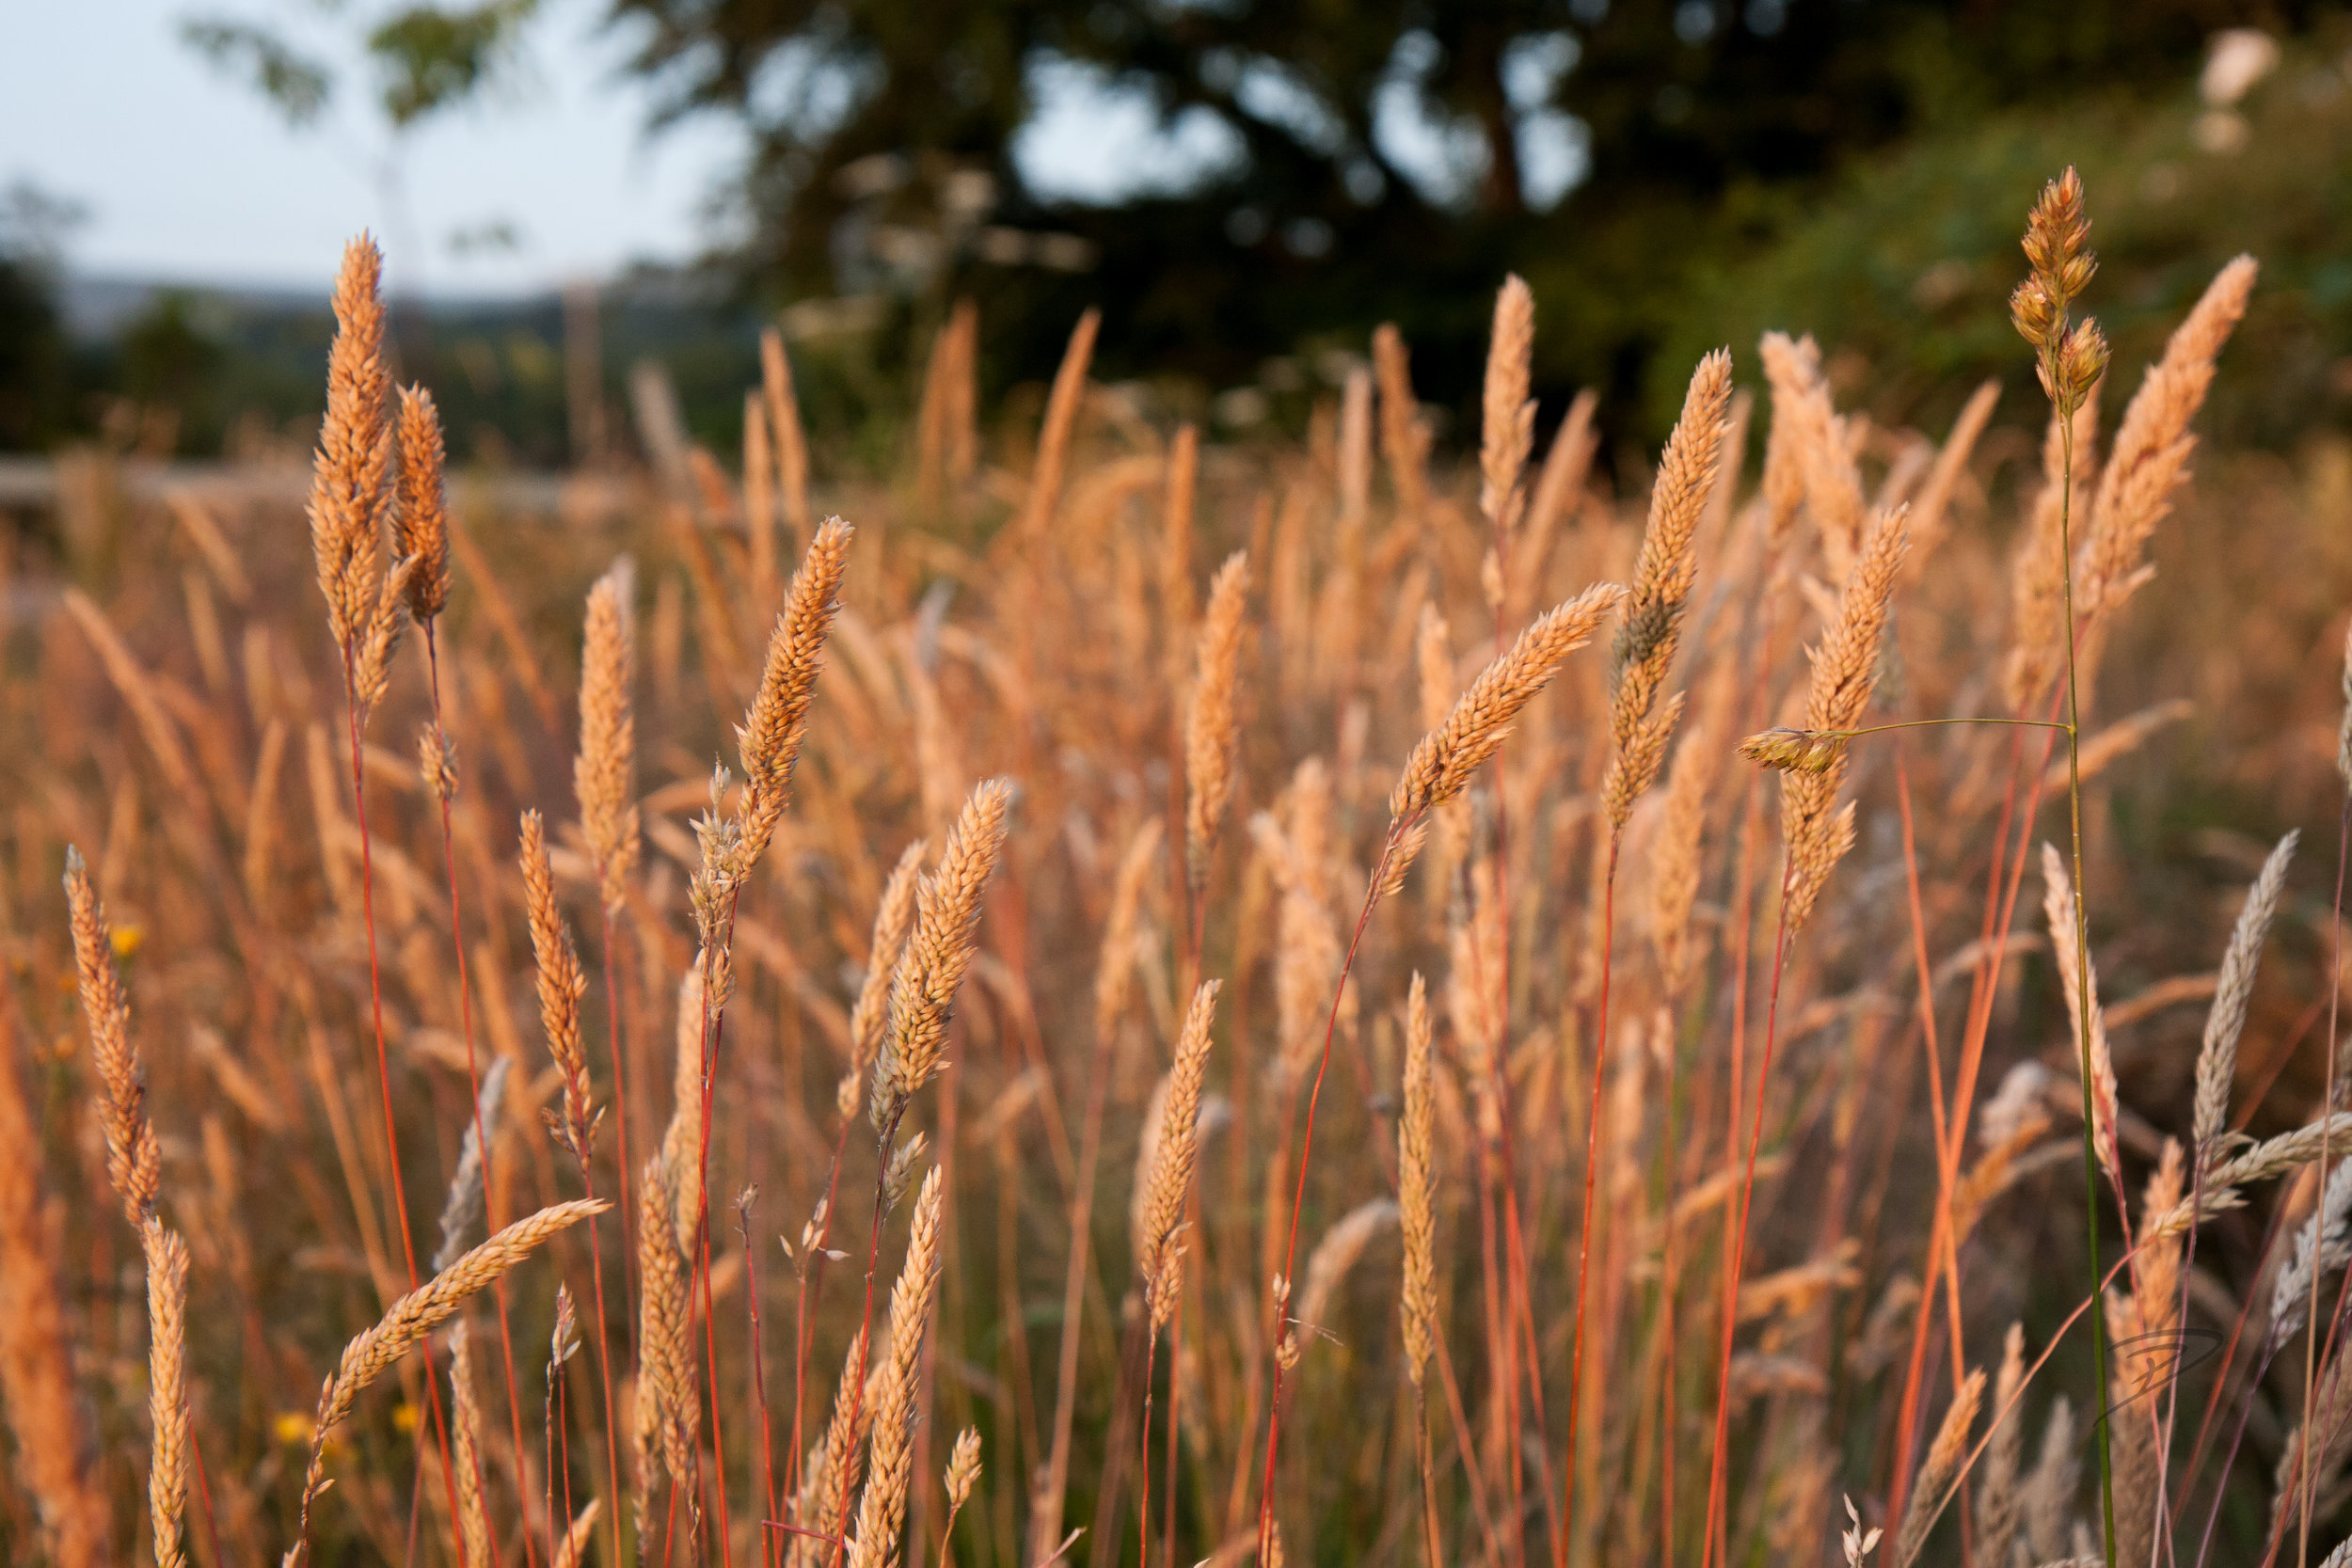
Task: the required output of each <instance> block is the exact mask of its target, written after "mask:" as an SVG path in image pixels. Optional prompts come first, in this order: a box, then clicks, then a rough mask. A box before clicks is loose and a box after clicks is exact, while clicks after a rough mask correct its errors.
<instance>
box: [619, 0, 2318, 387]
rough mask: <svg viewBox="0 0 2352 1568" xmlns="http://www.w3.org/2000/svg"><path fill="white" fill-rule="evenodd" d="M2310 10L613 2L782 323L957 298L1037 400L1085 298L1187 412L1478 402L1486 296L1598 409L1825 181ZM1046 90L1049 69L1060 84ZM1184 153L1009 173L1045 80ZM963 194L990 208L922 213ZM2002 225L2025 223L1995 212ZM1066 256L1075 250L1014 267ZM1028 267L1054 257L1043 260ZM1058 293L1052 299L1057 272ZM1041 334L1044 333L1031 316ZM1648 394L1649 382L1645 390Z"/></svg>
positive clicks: (2166, 68) (2218, 0) (2184, 58)
mask: <svg viewBox="0 0 2352 1568" xmlns="http://www.w3.org/2000/svg"><path fill="white" fill-rule="evenodd" d="M2314 5H2315V0H2073V3H2071V4H2068V5H2063V6H2052V5H2049V4H2047V3H2046V0H1867V3H1865V0H1680V3H1673V0H1619V3H1618V4H1615V5H1612V4H1610V3H1609V0H1474V3H1470V0H1456V3H1442V0H1195V3H1182V0H613V15H614V17H615V19H616V20H621V21H626V22H629V23H633V24H638V25H641V26H642V27H643V29H644V37H643V41H642V43H641V46H640V47H639V49H638V51H637V54H636V55H635V58H634V66H635V69H636V70H638V71H641V72H643V73H644V74H645V75H647V76H648V77H650V78H652V79H653V80H654V81H656V82H657V84H659V85H660V86H662V87H665V88H666V90H667V91H668V93H669V95H670V96H669V99H668V103H667V108H666V111H665V112H666V114H667V115H670V116H682V115H687V114H691V113H696V112H718V113H722V114H725V115H729V116H733V117H736V118H739V119H742V120H743V121H744V122H745V124H746V126H747V128H748V129H749V130H750V132H751V134H752V137H753V146H754V149H755V150H754V156H753V160H752V164H751V166H750V169H749V172H748V177H747V179H746V181H745V183H744V186H743V189H742V191H741V193H740V205H741V208H742V213H741V216H742V217H743V219H744V220H745V231H746V232H747V233H748V235H749V236H750V237H749V239H748V241H747V242H746V243H745V245H743V247H742V249H741V251H740V253H739V257H738V260H739V262H740V263H741V264H742V265H743V267H744V269H745V271H746V274H747V276H749V277H754V278H755V279H756V280H758V281H759V282H760V283H761V284H762V285H763V286H764V287H766V288H767V289H769V290H771V291H772V292H775V293H809V292H834V291H839V290H859V291H866V290H871V289H873V288H875V287H877V286H880V285H885V284H887V285H895V286H897V287H898V288H899V289H900V290H901V291H902V292H913V291H920V290H927V289H928V290H933V291H936V290H938V289H940V288H943V287H945V286H946V284H944V283H943V282H942V279H943V277H945V278H951V279H952V282H953V286H955V287H958V288H963V289H970V290H973V291H975V292H977V293H981V294H982V296H983V300H984V306H985V307H987V308H988V309H990V311H991V314H992V316H993V320H994V322H995V325H996V327H997V329H998V331H999V333H1000V334H1009V346H1010V347H1012V348H1013V349H1014V357H1015V358H1016V359H1017V360H1021V361H1024V363H1023V366H1022V368H1023V369H1025V370H1030V371H1033V370H1034V369H1035V368H1036V367H1037V366H1038V365H1039V364H1041V362H1043V360H1044V358H1045V356H1047V355H1049V354H1050V352H1051V348H1050V343H1051V341H1052V340H1053V339H1055V338H1056V337H1057V335H1058V332H1059V331H1060V330H1061V329H1063V328H1065V327H1066V325H1067V322H1068V321H1069V320H1070V319H1071V318H1072V317H1073V316H1074V315H1075V313H1076V311H1077V309H1078V307H1079V305H1080V304H1081V303H1082V302H1087V301H1089V300H1091V301H1092V302H1095V303H1101V304H1103V305H1104V306H1105V307H1106V309H1108V310H1109V311H1110V312H1111V317H1110V321H1111V328H1112V330H1111V331H1110V332H1109V333H1107V334H1106V337H1105V341H1104V359H1105V363H1106V365H1107V366H1109V367H1111V368H1113V369H1116V368H1118V367H1120V366H1121V365H1122V364H1125V365H1148V366H1152V367H1155V368H1156V367H1165V366H1169V365H1174V366H1176V367H1179V368H1182V369H1185V370H1189V371H1192V372H1196V373H1198V374H1200V375H1201V376H1202V377H1204V378H1206V379H1208V380H1210V381H1212V382H1213V383H1214V382H1218V381H1227V382H1230V381H1231V380H1232V379H1235V378H1238V377H1241V376H1244V375H1247V374H1248V373H1249V372H1250V371H1251V369H1252V367H1254V365H1255V364H1256V363H1257V362H1258V360H1259V359H1260V358H1261V357H1262V356H1264V355H1266V354H1269V353H1276V352H1281V351H1284V350H1288V349H1290V348H1293V347H1294V346H1296V345H1298V344H1300V343H1302V342H1305V343H1312V342H1314V341H1317V340H1318V339H1321V338H1330V339H1333V340H1335V341H1336V340H1339V339H1344V340H1345V341H1350V342H1354V341H1359V339H1360V334H1361V332H1362V331H1363V330H1364V328H1365V327H1366V326H1368V325H1370V324H1371V323H1372V322H1374V321H1376V320H1379V319H1383V318H1388V319H1395V320H1398V321H1400V322H1401V323H1402V324H1403V325H1405V326H1406V330H1407V332H1408V335H1410V336H1412V337H1413V338H1414V339H1415V340H1416V345H1417V350H1418V351H1419V355H1420V357H1419V358H1417V369H1421V370H1423V371H1424V372H1426V373H1427V374H1428V376H1429V378H1430V379H1431V380H1432V381H1433V384H1434V385H1436V386H1438V388H1441V389H1444V390H1451V391H1460V390H1462V389H1464V388H1467V387H1468V386H1469V385H1470V382H1471V380H1472V378H1473V376H1474V366H1475V360H1476V356H1477V352H1478V340H1479V336H1480V331H1481V326H1482V324H1483V318H1484V313H1485V310H1484V307H1485V296H1486V294H1487V293H1488V292H1489V291H1490V290H1491V288H1492V286H1493V283H1494V281H1495V279H1496V278H1497V277H1499V276H1500V274H1501V273H1502V271H1504V270H1505V269H1507V268H1518V269H1519V270H1522V271H1524V272H1526V273H1527V274H1528V275H1529V276H1530V277H1531V278H1532V279H1533V280H1534V281H1535V282H1536V284H1537V287H1538V291H1539V293H1540V294H1541V295H1543V296H1545V302H1546V305H1547V332H1546V337H1545V339H1544V352H1545V353H1546V355H1547V356H1548V358H1547V361H1546V362H1545V363H1543V364H1542V365H1541V366H1540V367H1539V368H1540V369H1541V370H1542V371H1543V372H1545V374H1546V377H1547V379H1548V380H1549V381H1550V382H1551V383H1552V384H1553V385H1554V386H1555V387H1558V386H1560V385H1563V384H1565V383H1566V382H1568V381H1583V382H1587V383H1597V384H1599V385H1601V386H1603V387H1604V388H1606V389H1608V390H1610V391H1612V392H1613V393H1616V394H1620V401H1621V402H1623V403H1625V404H1628V405H1629V404H1630V401H1631V397H1630V395H1631V394H1633V393H1635V392H1637V391H1638V389H1639V384H1640V382H1641V379H1642V376H1643V373H1644V370H1645V361H1646V357H1647V355H1648V353H1649V351H1650V347H1651V345H1652V344H1654V343H1655V342H1656V341H1658V340H1659V339H1660V337H1661V335H1662V332H1663V329H1664V327H1665V325H1667V324H1668V323H1670V322H1671V320H1672V312H1673V309H1674V302H1675V297H1676V294H1677V292H1678V290H1679V289H1680V287H1681V285H1682V282H1683V280H1684V278H1685V277H1686V276H1687V273H1688V269H1689V268H1690V266H1691V265H1692V263H1693V261H1695V260H1697V259H1698V258H1699V257H1701V256H1707V257H1708V258H1709V259H1711V260H1714V261H1721V260H1722V259H1723V257H1724V256H1725V255H1726V254H1734V253H1738V252H1739V251H1740V250H1742V249H1743V248H1746V247H1751V246H1754V245H1756V244H1758V243H1760V242H1761V241H1763V240H1764V239H1765V238H1766V237H1767V236H1769V234H1770V233H1771V232H1772V230H1773V228H1774V227H1775V226H1776V225H1777V224H1779V223H1780V222H1782V221H1784V220H1785V219H1786V218H1787V217H1788V215H1789V214H1792V213H1795V212H1798V211H1800V210H1801V207H1802V203H1803V200H1804V197H1805V195H1806V194H1807V193H1808V192H1809V191H1812V190H1816V189H1818V188H1819V186H1820V182H1821V181H1822V180H1823V179H1824V177H1825V176H1827V175H1829V174H1830V173H1832V172H1833V171H1834V170H1836V168H1837V167H1838V166H1840V165H1841V164H1843V163H1844V162H1846V161H1848V160H1850V159H1851V157H1853V156H1854V155H1856V154H1859V153H1864V152H1867V151H1868V150H1873V149H1876V148H1879V147H1883V146H1885V145H1886V144H1888V143H1890V142H1891V141H1893V140H1895V139H1897V138H1899V137H1902V136H1905V135H1911V134H1914V133H1915V132H1917V131H1919V130H1921V129H1923V128H1925V127H1928V126H1931V125H1935V124H1943V123H1949V122H1951V121H1952V120H1953V119H1959V118H1964V117H1968V116H1971V115H1975V114H1979V113H1982V112H1985V111H1986V110H1988V109H1992V108H1995V107H1999V106H2003V105H2012V104H2018V103H2036V102H2049V101H2057V100H2061V99H2074V98H2079V97H2081V96H2083V95H2086V94H2091V93H2097V92H2105V91H2108V90H2112V89H2117V88H2129V87H2132V86H2133V85H2135V84H2146V83H2150V82H2162V83H2165V84H2167V85H2169V84H2172V83H2177V82H2179V81H2181V80H2183V79H2184V78H2185V73H2186V71H2187V69H2188V68H2189V66H2190V65H2191V64H2192V63H2193V62H2194V60H2195V58H2196V57H2197V55H2198V53H2199V51H2200V50H2201V49H2202V47H2203V46H2204V41H2205V40H2206V38H2207V37H2208V36H2209V35H2210V34H2211V33H2212V32H2213V31H2214V30H2215V29H2217V28H2218V27H2221V26H2225V25H2232V24H2245V23H2249V22H2250V23H2256V24H2267V25H2271V26H2274V27H2278V26H2293V25H2297V24H2301V23H2302V22H2303V21H2304V20H2306V18H2305V14H2304V13H2305V12H2306V11H2307V10H2310V9H2312V8H2314ZM1057 73H1059V75H1058V78H1057ZM1073 73H1075V76H1076V77H1077V78H1078V79H1083V80H1087V81H1090V82H1091V83H1092V84H1093V85H1094V86H1095V87H1096V88H1097V89H1098V90H1102V91H1108V92H1111V93H1114V94H1118V95H1121V96H1123V98H1124V99H1125V100H1126V101H1127V102H1129V103H1141V104H1143V105H1145V106H1146V107H1148V110H1149V112H1150V113H1151V115H1152V117H1153V118H1154V119H1155V120H1156V122H1157V123H1158V124H1159V125H1160V126H1161V127H1163V128H1164V129H1166V130H1168V132H1169V133H1170V134H1171V135H1181V136H1183V137H1184V138H1185V139H1186V140H1187V141H1188V142H1189V143H1190V144H1191V145H1194V146H1196V147H1197V148H1199V149H1200V152H1199V153H1198V155H1197V156H1196V157H1195V158H1194V159H1193V160H1192V163H1191V166H1190V167H1189V168H1188V169H1187V170H1186V171H1185V174H1184V177H1183V178H1181V179H1178V180H1175V181H1173V182H1162V183H1161V184H1160V185H1159V186H1158V187H1157V188H1148V187H1147V188H1136V189H1131V190H1128V191H1125V192H1122V193H1120V196H1119V198H1117V199H1114V200H1111V201H1107V202H1102V203H1092V204H1089V203H1078V202H1073V201H1068V200H1061V201H1057V200H1054V199H1052V198H1050V196H1049V195H1048V194H1047V193H1041V192H1038V191H1033V190H1030V189H1028V188H1027V187H1026V186H1025V182H1024V179H1023V174H1022V168H1021V165H1020V162H1019V160H1018V159H1017V157H1016V156H1015V148H1016V145H1017V142H1018V139H1019V137H1020V136H1021V135H1022V134H1023V132H1024V130H1025V128H1027V127H1029V126H1030V125H1031V124H1032V123H1033V122H1034V120H1035V119H1036V117H1037V116H1038V114H1039V111H1040V107H1041V98H1042V96H1043V95H1042V94H1041V86H1042V85H1044V84H1048V83H1051V82H1053V81H1055V80H1057V79H1064V80H1067V79H1070V78H1071V77H1072V75H1073ZM957 181H961V182H963V185H962V189H964V190H965V192H966V193H967V195H968V194H969V193H970V192H972V191H975V190H979V191H984V192H986V193H987V195H988V196H989V197H990V198H991V199H989V200H988V201H987V203H986V210H985V211H978V212H975V211H971V210H969V204H968V203H967V206H966V207H965V208H963V209H959V208H958V207H957V206H956V205H955V204H954V202H952V201H951V200H949V199H948V198H949V195H950V193H951V191H952V190H953V189H954V188H956V187H955V186H954V184H953V182H957ZM2023 199H2025V193H2021V195H2020V200H2023ZM1054 236H1063V237H1065V238H1069V239H1070V243H1064V244H1059V245H1054V246H1048V245H1043V244H1041V241H1042V240H1044V239H1049V238H1052V237H1054ZM1057 256H1058V257H1059V258H1060V260H1059V261H1058V262H1057V260H1056V257H1057ZM1082 263H1083V264H1084V265H1085V266H1086V267H1087V276H1086V277H1084V278H1083V280H1081V281H1077V282H1075V283H1073V279H1072V278H1071V277H1060V276H1055V275H1054V274H1055V271H1056V269H1057V266H1074V265H1079V264H1082ZM1048 318H1050V319H1048ZM1675 373H1679V372H1675Z"/></svg>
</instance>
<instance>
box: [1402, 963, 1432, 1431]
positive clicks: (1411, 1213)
mask: <svg viewBox="0 0 2352 1568" xmlns="http://www.w3.org/2000/svg"><path fill="white" fill-rule="evenodd" d="M1432 1040H1433V1030H1432V1025H1431V1022H1430V1014H1429V984H1428V982H1427V981H1426V980H1424V979H1422V976H1421V974H1420V972H1419V971H1415V972H1414V974H1413V984H1412V989H1411V990H1410V991H1408V992H1407V993H1406V1004H1405V1108H1404V1114H1403V1115H1402V1116H1401V1117H1399V1118H1398V1120H1397V1128H1396V1138H1397V1163H1396V1168H1397V1203H1398V1208H1399V1210H1400V1211H1401V1226H1402V1228H1403V1231H1404V1238H1405V1278H1404V1285H1403V1289H1402V1290H1401V1291H1400V1292H1399V1298H1400V1300H1399V1305H1400V1310H1401V1314H1402V1317H1403V1319H1404V1325H1405V1365H1406V1370H1407V1371H1408V1372H1410V1373H1411V1374H1412V1379H1413V1386H1414V1387H1416V1388H1418V1387H1420V1386H1422V1377H1423V1375H1424V1374H1425V1372H1426V1370H1427V1368H1428V1365H1429V1354H1430V1352H1431V1351H1432V1350H1433V1349H1435V1348H1436V1345H1437V1334H1438V1283H1437V1282H1438V1263H1437V1256H1438V1244H1437V1237H1438V1220H1437V1140H1436V1130H1435V1112H1434V1085H1432V1083H1431V1074H1432V1071H1433V1070H1434V1065H1435V1064H1434V1060H1433V1058H1434V1056H1435V1051H1434V1049H1433V1044H1432Z"/></svg>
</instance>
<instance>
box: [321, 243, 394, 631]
mask: <svg viewBox="0 0 2352 1568" xmlns="http://www.w3.org/2000/svg"><path fill="white" fill-rule="evenodd" d="M383 270H384V256H383V252H381V251H380V250H378V249H377V248H376V245H375V241H374V240H373V238H371V237H370V236H368V235H367V234H364V233H362V234H361V235H359V237H358V238H357V239H355V240H353V241H352V242H351V243H350V244H349V245H345V246H344V247H343V259H342V267H341V268H340V269H339V270H338V271H337V273H336V275H335V290H334V296H333V305H334V312H335V338H334V341H333V344H332V346H331V347H330V348H329V349H328V351H327V361H326V419H325V420H324V421H323V422H322V424H321V426H320V429H319V445H318V451H317V454H316V458H315V460H314V462H313V465H312V474H311V482H310V507H309V510H310V545H311V551H312V554H313V556H314V557H315V558H316V563H317V566H318V578H319V591H320V593H321V594H323V595H324V596H325V598H326V620H327V627H328V629H329V630H330V631H331V632H332V633H333V634H334V638H335V646H336V648H337V649H338V650H339V651H340V652H341V653H342V657H343V662H344V664H345V666H346V668H348V667H349V666H350V665H351V664H352V663H353V661H354V660H355V659H356V657H357V656H358V650H359V646H360V642H361V639H362V637H363V636H364V634H365V631H366V628H367V625H368V621H369V599H370V597H371V596H372V595H373V593H374V589H375V581H374V578H375V572H376V553H377V539H378V537H379V534H380V532H381V530H382V528H383V525H384V522H385V514H386V512H387V511H388V510H389V506H390V501H391V495H390V486H389V479H390V468H391V460H392V428H391V388H392V383H391V375H390V372H389V371H388V370H387V369H386V366H385V361H384V320H385V318H384V302H383V299H382V297H381V292H380V291H381V287H382V281H383Z"/></svg>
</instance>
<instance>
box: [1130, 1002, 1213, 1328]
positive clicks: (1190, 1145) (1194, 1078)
mask: <svg viewBox="0 0 2352 1568" xmlns="http://www.w3.org/2000/svg"><path fill="white" fill-rule="evenodd" d="M1220 986H1221V982H1219V981H1216V980H1203V981H1202V982H1201V983H1200V989H1199V990H1196V991H1194V992H1193V997H1192V1006H1191V1007H1190V1008H1189V1009H1188V1010H1187V1011H1186V1013H1185V1015H1184V1033H1183V1035H1182V1036H1181V1037H1179V1038H1178V1039H1177V1042H1176V1061H1175V1066H1174V1067H1173V1068H1172V1069H1170V1070H1169V1075H1168V1093H1167V1095H1166V1097H1165V1099H1164V1100H1163V1101H1162V1108H1161V1115H1160V1134H1159V1139H1158V1148H1157V1154H1156V1157H1155V1158H1154V1159H1153V1161H1152V1173H1151V1177H1150V1179H1149V1180H1148V1182H1147V1183H1146V1189H1145V1190H1146V1194H1147V1196H1146V1197H1145V1200H1144V1204H1143V1225H1142V1229H1141V1232H1140V1233H1139V1234H1138V1235H1137V1236H1136V1267H1137V1270H1138V1272H1139V1273H1140V1274H1141V1275H1142V1276H1143V1281H1144V1289H1145V1294H1146V1297H1147V1304H1148V1309H1149V1313H1150V1321H1151V1323H1152V1328H1153V1329H1155V1330H1156V1329H1158V1328H1159V1327H1161V1326H1162V1325H1164V1324H1165V1323H1167V1322H1168V1318H1169V1317H1170V1316H1171V1315H1173V1313H1174V1311H1175V1308H1176V1297H1177V1292H1178V1291H1179V1289H1180V1288H1181V1286H1182V1284H1183V1279H1184V1274H1183V1267H1182V1259H1183V1256H1184V1245H1183V1242H1182V1240H1181V1236H1182V1231H1183V1227H1184V1199H1185V1196H1187V1195H1188V1194H1189V1193H1190V1192H1191V1190H1192V1172H1193V1164H1194V1161H1195V1158H1196V1156H1197V1155H1198V1153H1199V1149H1200V1086H1201V1083H1202V1080H1203V1077H1204V1075H1205V1073H1206V1071H1207V1069H1208V1058H1209V1043H1210V1028H1211V1025H1212V1024H1214V1023H1215V1022H1216V995H1217V991H1218V990H1219V989H1220Z"/></svg>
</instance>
